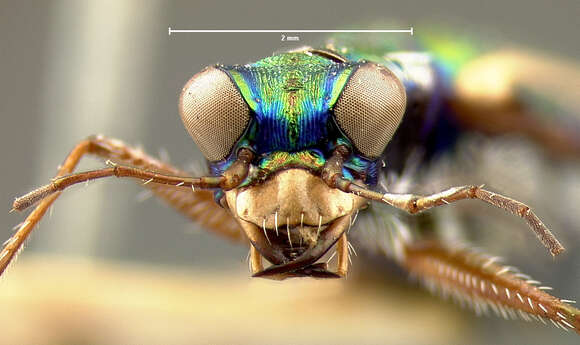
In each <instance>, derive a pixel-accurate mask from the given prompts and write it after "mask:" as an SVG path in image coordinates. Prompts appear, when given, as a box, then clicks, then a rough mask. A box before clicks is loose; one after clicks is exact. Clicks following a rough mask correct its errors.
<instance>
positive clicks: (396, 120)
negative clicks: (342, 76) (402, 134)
mask: <svg viewBox="0 0 580 345" xmlns="http://www.w3.org/2000/svg"><path fill="white" fill-rule="evenodd" d="M406 103H407V97H406V93H405V88H404V87H403V85H402V84H401V82H400V81H399V79H398V78H397V77H396V76H395V75H394V74H393V73H392V72H391V71H390V70H389V69H387V68H385V67H383V66H380V65H377V64H372V63H365V64H363V65H361V66H360V67H359V68H358V69H357V70H356V71H355V72H354V73H353V75H352V76H351V77H350V79H349V80H348V82H347V84H346V85H345V86H344V89H343V90H342V93H341V95H340V97H339V98H338V100H337V101H336V104H335V106H334V117H335V119H336V122H337V123H338V125H339V127H340V128H341V129H342V130H343V131H344V133H345V134H346V135H347V137H348V138H349V139H350V140H351V141H352V143H353V144H354V146H355V147H356V149H357V150H359V151H360V153H362V154H363V155H365V156H367V157H369V158H378V157H379V156H380V155H381V153H382V152H383V151H384V149H385V147H386V146H387V144H388V143H389V141H390V140H391V138H392V137H393V134H394V133H395V130H396V129H397V127H398V126H399V124H400V123H401V119H402V118H403V114H404V113H405V107H406Z"/></svg>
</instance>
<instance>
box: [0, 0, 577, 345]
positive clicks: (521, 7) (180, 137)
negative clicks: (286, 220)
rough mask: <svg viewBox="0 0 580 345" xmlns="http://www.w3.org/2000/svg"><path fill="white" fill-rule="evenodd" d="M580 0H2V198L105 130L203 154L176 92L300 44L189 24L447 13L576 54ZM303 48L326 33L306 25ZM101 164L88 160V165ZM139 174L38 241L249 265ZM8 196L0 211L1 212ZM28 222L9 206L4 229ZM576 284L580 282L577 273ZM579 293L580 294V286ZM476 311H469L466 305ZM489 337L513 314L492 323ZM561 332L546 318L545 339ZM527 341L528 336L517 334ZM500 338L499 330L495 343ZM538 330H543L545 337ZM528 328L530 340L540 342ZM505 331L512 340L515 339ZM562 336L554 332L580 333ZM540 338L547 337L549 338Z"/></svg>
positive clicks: (65, 199)
mask: <svg viewBox="0 0 580 345" xmlns="http://www.w3.org/2000/svg"><path fill="white" fill-rule="evenodd" d="M579 16H580V10H579V5H578V1H575V0H572V1H558V2H553V3H552V2H547V1H517V2H510V1H503V0H502V1H485V2H480V3H478V4H468V3H467V2H465V1H456V0H448V1H439V2H437V3H436V2H431V1H425V2H422V1H353V2H339V1H326V2H314V1H286V2H281V3H277V4H274V3H273V2H269V1H240V2H234V1H232V2H226V1H196V2H167V3H164V2H160V1H155V2H154V1H142V2H141V1H135V2H122V1H119V2H115V1H111V2H110V3H109V2H101V1H93V2H81V1H39V2H31V1H14V2H6V1H3V2H2V3H1V4H0V29H1V31H0V37H1V40H0V42H1V48H0V114H1V116H2V125H1V127H0V131H1V133H0V157H2V180H1V182H0V186H1V187H0V193H1V194H0V196H1V200H0V206H1V207H4V209H5V210H6V211H8V209H9V208H10V205H11V202H12V200H13V198H14V197H15V196H17V195H21V194H23V193H25V192H27V191H29V190H30V189H31V188H34V187H36V186H39V185H41V184H44V183H46V182H47V181H49V178H50V177H52V176H53V174H54V173H55V169H56V166H57V165H58V164H59V163H61V161H62V160H63V159H64V157H65V155H66V154H67V153H68V152H69V151H70V149H71V148H72V147H73V145H74V144H75V143H76V142H78V141H79V140H80V139H82V138H84V137H86V136H87V135H89V134H95V133H102V134H106V135H108V136H111V137H117V138H121V139H123V140H124V141H126V142H127V143H130V144H139V143H141V144H143V146H144V148H145V149H146V151H148V152H150V153H152V154H155V155H157V153H158V151H159V149H165V150H167V151H168V152H169V154H170V157H171V161H172V162H173V163H176V164H177V165H179V166H183V167H187V166H188V164H189V163H191V162H195V161H199V160H200V159H201V155H200V153H199V151H198V149H197V148H196V147H195V146H194V144H193V142H192V141H191V139H190V137H189V136H188V134H187V133H186V131H185V130H184V129H183V127H182V124H181V121H180V119H179V116H178V112H177V97H178V94H179V91H180V89H181V87H182V85H183V84H184V83H185V82H186V81H187V79H188V78H189V77H190V76H191V75H193V74H194V73H196V72H197V71H199V70H201V69H202V68H203V67H204V66H206V65H210V64H214V63H216V62H221V63H226V64H229V63H246V62H250V61H253V60H256V59H257V58H260V57H263V56H268V55H271V54H272V52H274V51H277V50H282V49H285V48H289V47H293V46H296V44H286V43H283V42H280V35H279V34H177V35H173V36H168V35H167V28H168V26H171V27H172V28H191V29H277V28H280V29H282V28H285V29H293V28H303V29H332V28H340V27H343V26H345V25H349V26H359V27H364V26H365V24H366V23H369V22H377V21H379V22H380V21H382V20H393V19H394V20H396V21H397V22H398V23H400V24H401V26H403V27H406V26H409V25H416V24H418V23H435V24H445V25H449V26H450V27H457V28H458V30H459V31H458V32H463V31H464V30H465V29H467V30H472V31H474V32H486V33H489V34H490V35H491V36H493V37H496V38H497V37H499V38H501V39H503V40H505V41H507V42H516V43H518V44H522V45H524V46H528V47H533V48H537V49H541V50H544V51H547V52H552V53H555V54H559V55H563V56H568V57H571V58H577V57H578V55H579V51H580V50H579V44H578V31H579V26H578V18H579ZM300 38H301V42H300V44H299V45H305V44H308V45H317V44H320V43H321V42H323V40H324V36H321V35H315V34H301V35H300ZM95 166H99V165H98V164H97V165H95V164H88V165H85V164H83V168H85V169H86V168H88V167H95ZM140 190H141V189H140V188H139V187H137V186H135V184H132V183H128V182H127V181H115V180H112V179H111V180H110V181H100V182H96V183H92V184H91V185H90V186H89V187H87V188H85V187H77V188H74V189H73V190H72V191H70V192H69V193H65V194H64V195H63V196H62V197H61V198H60V199H59V200H58V202H57V203H56V207H55V210H54V215H53V217H52V218H51V219H50V220H48V219H46V220H44V221H43V223H42V225H41V227H40V230H39V231H37V232H36V233H34V234H33V236H32V240H31V241H29V246H28V248H27V251H26V252H25V253H24V254H23V255H26V253H30V252H34V251H36V252H47V253H63V254H74V255H79V256H85V255H86V256H91V257H98V258H107V259H119V260H128V261H139V262H150V263H154V264H171V265H183V266H191V265H193V266H198V267H208V269H215V270H220V269H226V268H227V269H231V268H235V267H239V269H245V264H244V263H243V259H244V258H245V255H246V249H245V248H243V247H238V246H234V245H230V244H229V243H228V242H227V241H223V240H222V239H220V238H217V237H214V236H212V235H210V234H206V233H203V232H199V231H197V230H196V229H195V227H194V226H192V225H190V224H188V222H187V220H186V219H184V218H183V217H180V216H179V215H177V214H176V213H175V212H174V211H173V210H170V209H168V208H167V207H165V206H163V205H161V204H160V203H158V202H156V201H153V200H149V201H147V202H144V203H137V202H135V198H136V195H137V193H138V192H139V191H140ZM1 207H0V209H1ZM22 219H23V216H22V215H21V214H18V213H15V214H10V215H8V213H7V212H6V213H5V214H4V215H3V216H1V217H0V239H5V238H8V237H9V235H10V233H11V232H10V229H11V228H12V226H14V225H15V224H17V223H18V222H19V221H21V220H22ZM576 281H577V280H576ZM575 296H576V297H580V291H577V293H576V294H575ZM466 317H470V314H469V313H467V316H466ZM482 323H487V324H488V326H487V327H486V328H484V329H483V330H482V331H481V332H482V333H481V334H478V336H481V337H482V339H481V342H483V343H485V342H486V340H485V339H486V337H485V332H487V331H490V330H492V329H494V330H497V333H498V334H500V333H501V334H504V333H505V334H509V331H510V327H511V326H512V324H511V323H506V322H497V321H496V320H483V321H482ZM560 332H561V331H554V330H552V329H550V328H548V327H546V328H545V334H546V335H547V336H550V337H552V336H558V337H559V336H560V335H561V334H560ZM514 336H515V339H520V340H521V339H522V338H521V337H522V336H524V335H521V334H519V335H514ZM494 338H495V336H494V335H491V334H490V335H489V338H487V340H488V341H489V342H494V341H493V340H491V339H494ZM534 339H535V340H538V338H534ZM534 339H527V341H534ZM513 341H514V340H513V339H512V340H507V339H506V342H508V343H509V342H513ZM543 341H544V340H542V341H541V342H543ZM575 341H577V338H574V337H570V336H563V337H562V338H561V339H558V340H557V341H555V342H554V343H561V344H562V343H566V342H568V343H573V342H575ZM541 342H540V343H541Z"/></svg>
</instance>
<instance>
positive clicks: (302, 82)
mask: <svg viewBox="0 0 580 345" xmlns="http://www.w3.org/2000/svg"><path fill="white" fill-rule="evenodd" d="M446 73H447V71H446V70H445V68H444V66H442V65H441V64H439V63H437V61H436V60H435V59H434V58H433V57H432V56H431V55H429V54H425V53H417V52H397V51H394V52H391V53H387V54H384V55H383V56H380V57H379V58H376V57H373V56H367V57H365V56H362V57H361V56H356V54H352V53H351V52H349V51H348V50H347V49H342V48H340V47H337V46H335V45H333V44H329V45H328V46H327V47H326V48H325V49H313V48H309V47H306V48H301V49H298V50H293V51H289V52H285V53H281V54H277V55H274V56H271V57H267V58H264V59H262V60H259V61H257V62H255V63H251V64H247V65H233V66H224V65H215V66H211V67H207V68H206V69H204V70H203V71H201V72H200V73H198V74H196V75H194V76H193V77H192V78H191V79H190V80H189V81H188V82H187V84H186V85H185V87H184V88H183V91H182V93H181V96H180V99H179V109H180V114H181V119H182V120H183V123H184V125H185V128H186V129H187V131H188V132H189V133H190V135H191V137H192V138H193V140H194V142H195V144H196V145H197V146H198V147H199V149H200V150H201V152H202V153H203V155H204V156H205V158H206V159H207V161H208V166H209V171H210V173H209V175H208V176H203V177H190V176H188V175H187V174H186V173H185V172H184V171H182V170H180V169H178V168H176V167H173V166H171V165H169V164H168V163H165V162H162V161H161V160H157V159H155V158H153V157H151V156H149V155H147V154H145V153H143V152H142V151H141V150H137V149H135V148H132V147H130V146H128V145H126V144H124V143H123V142H121V141H119V140H116V139H110V138H107V137H104V136H101V135H97V136H91V137H89V138H87V139H85V140H83V141H81V142H80V143H78V144H77V145H76V146H75V147H74V149H73V150H72V152H71V153H70V154H69V155H68V156H67V157H66V159H65V161H64V163H63V164H62V165H61V166H60V168H59V170H58V173H57V175H56V177H55V178H54V179H53V180H52V181H51V182H50V183H49V184H47V185H45V186H43V187H40V188H38V189H36V190H34V191H32V192H30V193H28V194H26V195H24V196H22V197H19V198H17V199H16V200H15V201H14V204H13V210H17V211H22V210H24V209H27V208H28V207H31V206H33V205H36V208H34V210H33V211H32V212H31V213H30V214H29V215H28V217H27V218H26V219H25V221H24V222H23V223H22V224H21V225H20V227H19V228H18V230H17V231H16V233H15V234H14V235H13V236H12V237H11V238H10V239H9V240H8V241H7V242H5V245H4V247H3V249H2V251H1V252H0V273H1V272H4V270H5V269H6V267H7V266H8V264H9V263H10V261H11V260H12V259H13V258H14V256H15V255H16V254H17V252H18V250H19V249H20V248H21V246H22V244H23V243H24V241H25V240H26V238H27V237H28V236H29V234H30V232H31V231H32V229H34V227H35V226H36V225H37V224H38V222H39V221H40V219H41V218H42V217H43V215H44V214H45V212H46V211H47V210H48V209H49V207H50V206H51V205H52V203H53V202H54V201H55V200H56V199H57V198H58V196H59V195H60V194H61V193H62V191H64V190H65V189H66V188H67V187H69V186H72V185H74V184H77V183H81V182H85V181H89V180H94V179H99V178H104V177H110V176H115V177H119V178H133V179H137V180H141V181H143V182H144V183H143V186H144V187H146V188H148V189H150V190H151V191H152V192H153V193H154V194H155V195H156V196H158V197H159V198H161V199H163V200H164V201H166V202H167V203H168V204H169V205H171V206H173V207H174V208H175V209H177V210H178V211H180V212H181V213H183V214H184V215H185V216H187V217H189V218H190V219H192V220H193V221H195V222H197V223H199V224H200V225H201V226H203V227H205V228H207V229H208V230H210V231H213V232H215V233H218V234H221V235H224V236H226V237H229V238H231V239H234V240H238V241H241V242H245V243H249V248H250V254H249V260H250V269H251V272H252V275H253V276H254V277H261V278H269V279H277V280H283V279H286V278H292V277H314V278H340V277H345V276H346V275H347V274H348V270H349V253H350V251H351V245H350V243H349V238H350V235H351V232H354V231H356V229H354V227H355V224H356V219H357V215H358V214H359V212H366V210H367V209H368V208H371V207H373V205H376V204H385V205H388V206H390V207H392V208H394V209H400V210H403V211H406V212H408V213H410V214H415V213H420V212H422V211H425V210H428V209H432V208H435V207H439V206H445V205H448V204H453V203H455V202H457V201H460V200H464V199H477V200H480V201H483V202H485V203H487V204H490V205H492V206H495V207H497V208H500V209H503V210H505V211H507V212H509V213H511V214H513V215H516V216H519V217H521V218H523V220H524V221H525V222H526V223H527V225H528V226H529V228H530V229H531V230H532V231H533V232H534V234H535V235H536V236H537V237H538V239H539V240H540V242H541V243H542V244H543V245H544V246H545V247H546V248H547V249H548V251H549V252H550V253H551V254H552V255H554V256H555V255H558V254H559V253H561V252H563V251H564V247H563V246H562V245H561V244H560V242H559V241H558V240H557V239H556V238H555V236H554V235H553V234H552V233H551V232H550V230H548V228H547V227H546V226H545V225H544V224H543V223H542V221H540V219H539V218H538V217H537V216H536V215H535V214H534V212H533V211H532V210H531V209H530V207H528V206H527V205H525V204H523V203H521V202H519V201H516V200H513V199H511V198H509V197H506V196H503V195H501V194H498V193H494V192H492V191H490V190H488V189H486V188H485V187H484V186H482V185H466V186H460V187H452V188H448V189H445V190H443V191H441V192H438V193H435V194H431V195H417V194H402V193H395V192H389V191H386V190H381V189H380V188H379V186H378V181H379V179H380V177H381V174H384V171H385V170H386V169H395V170H396V169H400V168H401V166H402V164H403V162H404V160H405V157H406V156H407V155H408V154H409V148H411V147H412V146H413V145H414V144H417V143H419V144H421V145H423V146H424V147H427V148H428V150H427V152H426V153H425V156H424V159H428V158H429V157H430V156H432V152H431V151H433V150H430V148H437V147H438V146H440V145H442V143H443V144H445V140H443V139H449V138H452V137H453V133H454V128H455V127H456V126H457V119H453V118H451V117H448V116H446V115H442V114H444V113H445V112H444V111H442V109H444V108H449V107H452V108H453V110H454V112H455V113H463V114H469V115H463V119H468V120H469V121H470V123H479V124H482V123H486V122H485V121H486V120H485V119H484V118H485V116H484V117H482V115H481V114H480V113H478V107H477V106H476V105H474V103H473V102H471V101H470V100H471V99H473V97H472V98H470V97H468V96H465V97H463V96H462V95H467V94H468V93H461V92H457V93H450V92H448V91H445V90H446V89H447V87H446V83H447V80H446V79H445V76H446V75H447V74H446ZM479 99H481V96H480V97H479ZM500 103H501V102H500ZM489 104H495V103H493V102H491V103H489ZM493 106H498V107H501V106H503V105H501V104H500V105H493ZM485 113H486V114H487V113H489V108H486V109H485ZM494 126H495V127H493V128H488V131H491V132H494V131H495V132H502V131H504V130H505V131H507V130H508V129H510V128H509V124H503V123H501V121H500V122H499V123H498V122H496V123H495V125H494ZM522 130H528V131H530V133H531V132H534V133H536V135H535V136H534V138H535V139H536V140H538V141H540V142H542V141H544V142H548V141H549V140H548V139H549V136H546V135H547V134H546V135H543V134H545V133H543V132H542V131H541V130H539V131H538V129H537V128H534V129H532V127H530V126H527V127H526V129H522ZM546 138H548V139H546ZM566 147H572V148H575V149H578V146H574V145H567V146H566ZM575 152H579V151H575ZM87 154H91V155H96V156H98V157H100V158H102V159H103V160H105V161H106V162H107V165H108V166H107V167H105V168H102V169H98V170H93V171H87V172H80V173H75V172H74V169H75V167H76V166H77V164H78V163H79V161H80V159H81V158H82V157H84V156H85V155H87ZM385 165H386V166H387V167H386V168H385ZM392 243H393V244H392V248H393V251H394V253H393V254H392V258H393V259H394V260H395V261H396V262H397V263H398V264H399V265H400V266H401V267H403V268H404V269H406V270H408V271H409V272H411V273H412V274H414V275H415V276H418V277H419V278H421V279H422V280H423V281H425V282H426V283H427V285H432V286H436V287H437V288H439V289H441V290H443V291H446V292H450V293H452V294H454V295H457V296H459V297H460V298H462V299H463V300H466V301H468V302H469V303H470V304H471V305H472V306H473V307H474V309H476V310H477V309H488V307H490V308H491V309H493V310H495V311H496V313H498V314H506V313H507V314H509V315H512V313H513V314H516V313H517V314H518V315H520V316H521V317H522V318H525V319H529V318H530V317H531V318H537V319H539V320H542V321H544V320H550V321H551V322H552V323H554V325H556V326H557V327H560V328H563V329H573V330H575V331H577V332H578V331H579V329H580V310H578V309H576V308H574V307H572V306H570V305H569V303H571V302H573V301H568V300H562V299H558V298H556V297H553V296H552V295H550V294H548V293H547V292H546V291H545V290H546V289H547V288H546V287H543V286H536V282H535V281H533V280H531V279H530V278H529V277H527V276H525V275H523V274H519V273H515V272H513V271H511V270H510V268H509V267H508V266H502V265H500V264H499V263H498V262H497V260H496V258H495V257H489V256H486V255H483V254H478V253H475V252H473V251H470V250H466V249H458V248H452V247H450V246H448V245H447V244H446V243H441V242H438V241H416V240H413V238H412V236H408V234H405V232H400V233H399V235H398V236H393V238H392ZM327 252H329V253H332V252H333V253H334V254H332V255H333V256H334V255H335V254H336V257H337V264H336V266H335V267H333V268H330V267H329V264H328V263H329V261H330V260H328V261H325V260H322V261H321V258H323V256H325V255H326V254H327ZM264 259H265V261H266V262H268V263H269V264H268V265H266V266H265V265H264Z"/></svg>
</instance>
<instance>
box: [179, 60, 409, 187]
mask: <svg viewBox="0 0 580 345" xmlns="http://www.w3.org/2000/svg"><path fill="white" fill-rule="evenodd" d="M405 105H406V104H405V91H404V88H403V86H402V84H401V83H400V81H399V80H398V79H397V78H396V77H395V76H394V75H393V74H392V73H391V72H390V71H389V70H388V69H386V68H384V67H382V66H380V65H376V64H373V63H368V62H365V61H356V62H353V61H346V60H344V59H342V58H341V57H339V56H337V55H331V54H321V53H320V51H317V50H308V49H307V50H301V51H295V52H288V53H283V54H279V55H274V56H271V57H268V58H265V59H262V60H260V61H258V62H255V63H252V64H248V65H234V66H222V65H218V66H214V67H209V68H207V69H206V70H204V71H203V72H201V73H200V74H197V75H196V76H194V77H193V78H192V79H191V80H190V81H189V82H188V83H187V84H186V86H185V88H184V90H183V93H182V95H181V102H180V108H181V109H180V110H181V114H182V118H183V121H184V123H185V125H186V128H187V129H188V130H189V132H190V134H191V135H192V137H193V139H194V141H195V142H196V143H197V144H198V146H199V147H200V148H201V150H202V152H203V153H204V155H205V156H206V158H208V160H209V161H210V166H211V167H212V169H213V170H214V173H216V174H219V173H220V172H223V170H224V169H225V168H227V167H228V165H229V164H230V163H231V161H232V159H233V157H234V156H235V152H236V151H237V150H238V149H239V148H240V147H242V146H243V147H248V148H250V149H251V150H252V151H254V152H255V153H256V154H257V157H258V160H259V162H258V164H257V165H258V166H261V167H268V170H269V171H271V172H274V171H276V170H277V169H278V168H279V169H283V168H287V167H288V166H289V165H292V166H300V165H302V166H303V167H304V168H306V169H310V170H313V169H314V170H316V168H320V167H322V165H323V164H324V162H325V159H326V158H327V157H328V156H329V155H330V152H332V149H333V147H335V146H336V145H338V144H343V145H347V146H349V147H350V148H351V149H352V152H353V153H354V154H353V156H352V159H351V160H350V161H349V162H347V164H346V166H348V165H349V163H350V165H351V166H353V167H355V168H356V169H363V170H364V169H367V170H368V169H369V167H370V166H371V165H372V162H374V161H375V160H376V159H377V158H378V157H379V156H380V154H381V152H382V151H383V150H384V148H385V146H386V144H387V143H388V142H389V140H390V138H391V137H392V135H393V133H394V131H395V129H396V128H397V126H398V124H399V122H400V119H401V117H402V115H403V113H404V109H405ZM279 152H285V153H289V154H288V155H280V154H278V153H279ZM295 153H301V154H299V155H296V154H295ZM281 157H287V158H288V159H287V161H284V162H282V161H281ZM300 158H304V159H305V161H304V162H302V163H303V164H301V161H300ZM353 160H354V161H353ZM290 162H291V163H292V164H290ZM361 162H362V163H361ZM364 162H367V163H366V164H365V163H364ZM359 172H360V171H359ZM350 173H351V172H349V171H346V172H345V175H346V176H349V175H350ZM364 173H365V176H370V175H372V174H368V173H367V172H364ZM366 182H371V181H366Z"/></svg>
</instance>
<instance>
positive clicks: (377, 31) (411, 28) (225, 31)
mask: <svg viewBox="0 0 580 345" xmlns="http://www.w3.org/2000/svg"><path fill="white" fill-rule="evenodd" d="M168 32H169V35H170V36H171V34H173V33H187V32H189V33H279V34H283V33H289V32H291V33H408V34H411V36H413V27H412V26H411V27H410V28H409V29H396V30H178V29H172V28H171V27H169V29H168Z"/></svg>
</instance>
